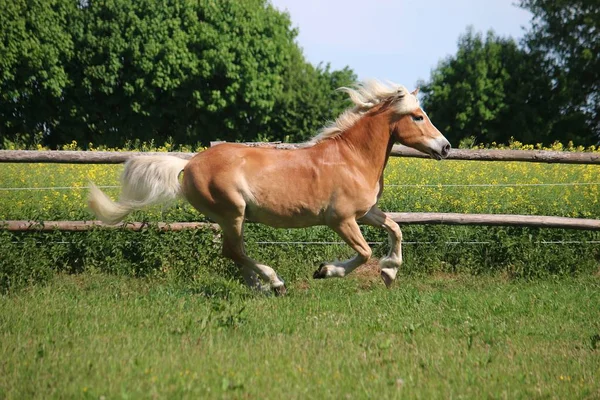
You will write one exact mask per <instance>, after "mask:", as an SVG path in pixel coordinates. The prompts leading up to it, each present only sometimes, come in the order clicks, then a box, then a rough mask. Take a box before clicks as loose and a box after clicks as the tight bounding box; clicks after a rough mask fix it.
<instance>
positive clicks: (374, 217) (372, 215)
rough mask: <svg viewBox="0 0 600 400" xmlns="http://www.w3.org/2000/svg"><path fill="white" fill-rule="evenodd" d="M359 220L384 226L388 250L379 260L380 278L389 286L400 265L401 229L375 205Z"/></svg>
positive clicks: (380, 226) (372, 224)
mask: <svg viewBox="0 0 600 400" xmlns="http://www.w3.org/2000/svg"><path fill="white" fill-rule="evenodd" d="M359 221H360V222H362V223H364V224H367V225H371V226H376V227H379V228H384V229H385V230H386V231H387V233H388V240H389V244H390V251H389V252H388V254H387V256H385V257H383V258H382V259H381V260H379V266H380V267H381V278H382V279H383V282H384V283H385V286H387V287H388V288H389V287H390V285H391V284H392V283H393V282H394V280H395V279H396V274H397V273H398V268H399V267H400V265H402V231H400V227H399V226H398V224H397V223H396V222H394V221H393V220H392V219H391V218H390V217H388V216H387V215H386V214H385V213H384V212H383V211H381V210H380V209H379V208H378V207H377V206H373V208H371V210H370V211H369V212H368V213H367V214H366V215H365V216H364V217H362V218H361V219H360V220H359Z"/></svg>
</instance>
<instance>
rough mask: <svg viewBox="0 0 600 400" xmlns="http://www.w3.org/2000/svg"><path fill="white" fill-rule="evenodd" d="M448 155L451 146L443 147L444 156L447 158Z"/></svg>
mask: <svg viewBox="0 0 600 400" xmlns="http://www.w3.org/2000/svg"><path fill="white" fill-rule="evenodd" d="M448 153H450V145H449V144H447V145H445V146H444V147H442V155H443V156H447V155H448Z"/></svg>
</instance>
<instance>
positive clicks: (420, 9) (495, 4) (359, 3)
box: [271, 0, 531, 89]
mask: <svg viewBox="0 0 600 400" xmlns="http://www.w3.org/2000/svg"><path fill="white" fill-rule="evenodd" d="M271 3H272V4H273V5H274V6H275V7H276V8H278V9H280V10H287V11H288V12H289V13H290V16H291V19H292V25H293V26H294V27H297V28H299V30H300V34H299V35H298V38H297V41H298V43H299V45H300V47H302V48H303V51H304V55H305V57H306V58H307V59H308V61H310V62H311V63H313V64H315V65H316V64H318V63H319V62H330V63H331V66H332V68H333V69H340V68H343V67H344V66H346V65H348V66H350V68H352V69H353V70H354V72H355V73H356V74H357V75H358V78H359V79H361V80H362V79H367V78H376V79H380V80H386V79H387V80H390V81H392V82H396V83H399V84H403V85H405V86H407V87H409V89H411V88H413V87H414V86H415V85H416V83H417V80H418V79H425V80H429V77H430V73H431V70H432V69H433V68H435V66H436V65H437V63H438V61H439V60H441V59H443V58H445V57H447V56H448V55H453V54H455V53H456V48H457V44H456V43H457V40H458V37H459V36H460V35H461V34H462V33H464V32H465V31H466V28H467V26H469V25H472V26H473V27H474V29H475V31H481V32H486V31H488V30H489V29H493V30H494V32H496V34H499V35H502V36H512V37H513V38H515V39H520V38H521V37H522V36H523V33H524V27H527V26H529V23H530V17H531V14H530V13H529V12H528V11H525V10H522V9H520V8H518V7H516V6H514V5H513V3H514V2H513V1H512V0H271Z"/></svg>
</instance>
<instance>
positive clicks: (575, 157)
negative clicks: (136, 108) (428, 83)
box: [0, 142, 600, 164]
mask: <svg viewBox="0 0 600 400" xmlns="http://www.w3.org/2000/svg"><path fill="white" fill-rule="evenodd" d="M218 144H219V142H214V143H211V145H218ZM245 144H246V145H248V146H254V147H274V148H279V149H293V148H298V147H301V146H302V145H299V144H291V143H245ZM157 154H162V155H164V154H169V155H174V156H177V157H181V158H185V159H189V158H191V157H193V156H194V154H195V153H182V152H170V153H164V152H159V153H157V152H138V151H63V150H61V151H59V150H48V151H37V150H0V163H1V162H5V163H6V162H11V163H63V164H120V163H122V162H125V161H127V160H128V159H129V158H131V157H136V156H141V155H157ZM391 155H392V156H394V157H414V158H429V156H428V155H426V154H424V153H421V152H419V151H417V150H414V149H411V148H409V147H406V146H402V145H395V146H394V147H393V148H392V153H391ZM448 159H449V160H472V161H522V162H537V163H561V164H600V153H578V152H566V151H548V150H488V149H482V150H463V149H452V150H451V151H450V155H449V156H448Z"/></svg>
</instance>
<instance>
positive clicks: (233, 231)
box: [219, 216, 285, 294]
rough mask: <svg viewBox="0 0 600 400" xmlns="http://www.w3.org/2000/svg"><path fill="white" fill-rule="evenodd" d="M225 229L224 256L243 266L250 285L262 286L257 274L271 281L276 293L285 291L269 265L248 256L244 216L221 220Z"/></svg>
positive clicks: (242, 268)
mask: <svg viewBox="0 0 600 400" xmlns="http://www.w3.org/2000/svg"><path fill="white" fill-rule="evenodd" d="M219 225H220V226H221V229H223V256H225V257H227V258H230V259H231V260H233V262H235V263H236V264H238V265H239V266H240V268H241V272H242V276H243V277H244V280H245V281H246V284H248V286H250V287H255V288H260V287H261V285H260V282H259V281H258V279H257V274H258V276H259V277H261V278H262V279H263V280H265V281H266V282H268V283H269V285H270V287H271V289H273V291H275V293H276V294H284V293H285V284H284V282H283V280H281V278H279V276H277V274H276V273H275V270H273V268H271V267H269V266H268V265H264V264H259V263H258V262H256V261H255V260H253V259H252V258H250V257H248V255H247V254H246V251H245V249H244V237H243V226H244V217H243V216H237V217H235V218H233V219H231V220H227V221H220V222H219Z"/></svg>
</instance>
